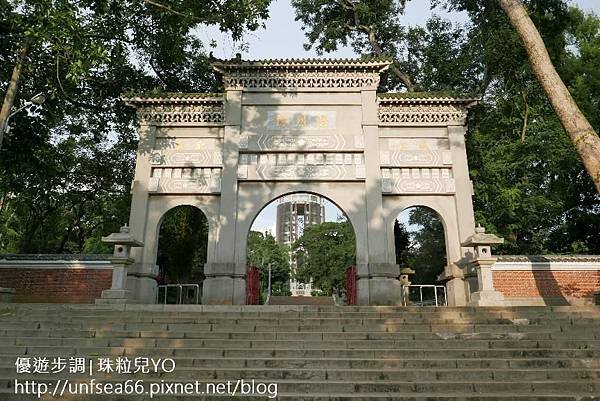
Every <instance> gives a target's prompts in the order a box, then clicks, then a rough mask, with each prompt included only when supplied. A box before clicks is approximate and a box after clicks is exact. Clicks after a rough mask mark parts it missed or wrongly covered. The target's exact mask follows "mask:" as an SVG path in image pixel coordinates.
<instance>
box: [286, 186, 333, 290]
mask: <svg viewBox="0 0 600 401" xmlns="http://www.w3.org/2000/svg"><path fill="white" fill-rule="evenodd" d="M324 221H325V206H324V200H323V198H321V197H320V196H317V195H313V194H306V193H300V194H292V195H287V196H284V197H283V198H280V199H278V200H277V223H276V224H277V225H276V231H277V236H276V237H275V238H276V239H277V242H278V243H280V244H284V245H288V246H290V247H291V246H292V245H293V244H294V242H296V240H297V239H298V238H300V237H301V236H302V234H304V229H305V228H307V227H309V226H311V225H315V224H321V223H323V222H324ZM290 267H291V270H292V276H293V273H294V272H295V271H296V268H297V267H298V261H297V258H296V254H295V253H294V252H292V251H290ZM312 290H313V288H312V284H311V283H301V282H298V281H296V280H294V279H293V278H292V279H291V280H290V292H291V293H292V296H293V297H295V296H311V295H312V294H311V293H312Z"/></svg>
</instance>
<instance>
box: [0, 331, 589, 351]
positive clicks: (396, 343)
mask: <svg viewBox="0 0 600 401" xmlns="http://www.w3.org/2000/svg"><path fill="white" fill-rule="evenodd" d="M255 334H256V336H255V338H252V339H246V340H244V339H227V338H199V339H192V338H175V339H172V338H115V337H103V338H49V337H48V338H46V337H12V338H11V337H1V338H0V346H4V347H6V346H11V345H16V346H26V347H28V346H35V347H51V346H62V347H64V346H71V347H125V348H129V347H136V348H184V349H189V348H216V347H225V348H251V349H281V348H283V349H292V348H296V349H301V350H304V349H373V350H375V349H397V350H401V349H413V350H431V349H474V350H486V349H507V348H510V349H525V350H526V349H550V350H551V349H561V350H567V349H590V350H600V341H598V340H564V339H563V340H537V339H534V340H530V339H521V338H518V337H517V338H511V339H491V340H490V339H478V338H454V337H452V338H447V337H445V336H441V335H440V337H439V338H438V339H430V340H421V339H419V340H387V339H382V340H379V339H367V340H355V339H338V340H333V339H323V338H322V337H321V338H315V339H310V338H309V339H307V338H306V337H300V338H293V339H262V338H261V335H260V334H261V333H255ZM321 336H322V335H321Z"/></svg>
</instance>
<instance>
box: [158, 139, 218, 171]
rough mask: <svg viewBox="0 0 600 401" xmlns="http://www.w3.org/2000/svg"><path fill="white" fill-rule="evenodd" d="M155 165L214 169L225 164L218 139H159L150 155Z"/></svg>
mask: <svg viewBox="0 0 600 401" xmlns="http://www.w3.org/2000/svg"><path fill="white" fill-rule="evenodd" d="M150 160H151V163H152V164H153V165H157V166H173V167H176V166H186V167H212V166H221V165H222V164H223V153H222V150H221V140H220V139H218V138H158V139H157V140H156V144H155V150H154V151H153V152H152V154H151V155H150Z"/></svg>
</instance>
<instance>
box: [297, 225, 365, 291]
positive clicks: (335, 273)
mask: <svg viewBox="0 0 600 401" xmlns="http://www.w3.org/2000/svg"><path fill="white" fill-rule="evenodd" d="M292 249H293V250H294V252H296V254H297V261H298V262H297V263H298V267H297V270H296V279H297V280H298V281H300V282H304V283H309V282H312V284H313V287H315V288H318V289H320V290H321V291H322V292H323V295H332V294H333V293H336V294H338V295H341V294H342V291H343V289H344V286H345V276H346V269H347V268H348V267H350V266H352V265H354V264H355V263H356V240H355V237H354V229H353V228H352V224H350V222H348V221H343V222H326V223H321V224H316V225H311V226H309V227H306V228H305V230H304V233H303V235H302V236H301V237H300V238H298V240H297V241H296V242H295V243H294V245H293V247H292Z"/></svg>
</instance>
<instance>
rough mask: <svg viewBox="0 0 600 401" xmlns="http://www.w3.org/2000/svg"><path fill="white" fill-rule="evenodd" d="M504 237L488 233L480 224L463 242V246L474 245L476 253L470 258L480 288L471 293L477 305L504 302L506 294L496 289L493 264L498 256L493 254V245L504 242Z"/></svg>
mask: <svg viewBox="0 0 600 401" xmlns="http://www.w3.org/2000/svg"><path fill="white" fill-rule="evenodd" d="M503 243H504V238H500V237H498V236H496V235H494V234H486V233H485V228H483V227H481V226H478V227H476V228H475V234H474V235H472V236H470V237H469V238H467V240H466V241H465V242H463V243H462V244H461V246H463V247H472V248H473V249H474V252H475V253H474V254H473V255H472V256H471V257H470V259H469V260H468V263H469V265H471V266H472V267H473V268H474V269H475V270H476V271H477V282H478V284H479V288H478V289H477V291H476V292H474V293H472V294H471V304H472V305H477V306H499V305H502V304H503V302H504V296H503V295H502V294H501V293H500V292H498V291H496V290H495V289H494V281H493V277H492V266H493V265H494V263H496V259H497V258H496V257H494V256H492V245H497V244H503Z"/></svg>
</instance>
